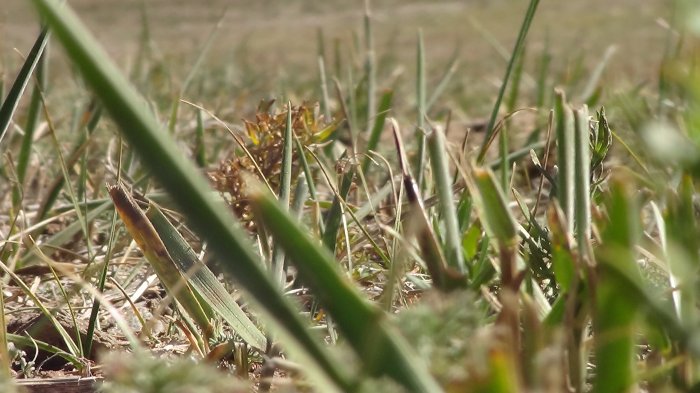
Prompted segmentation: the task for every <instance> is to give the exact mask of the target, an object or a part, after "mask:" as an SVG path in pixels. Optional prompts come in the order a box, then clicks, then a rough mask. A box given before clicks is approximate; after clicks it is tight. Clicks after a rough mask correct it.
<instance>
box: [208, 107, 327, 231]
mask: <svg viewBox="0 0 700 393" xmlns="http://www.w3.org/2000/svg"><path fill="white" fill-rule="evenodd" d="M273 103H274V101H268V102H262V103H261V104H260V105H259V106H258V111H257V113H256V115H255V120H254V121H249V120H244V123H245V128H246V132H247V135H248V138H249V143H248V144H247V145H246V146H245V148H244V149H241V150H238V151H236V152H235V153H234V154H233V155H232V157H230V158H227V159H224V160H222V161H221V162H220V163H219V167H218V168H216V169H215V170H212V171H209V172H208V176H209V179H210V180H211V182H212V184H213V186H214V188H215V189H216V190H218V191H219V192H221V193H222V195H223V197H224V199H225V200H226V201H227V202H228V203H229V205H230V206H231V210H233V212H234V213H235V214H236V216H237V217H238V218H239V220H240V221H241V223H242V224H243V226H244V227H245V228H246V229H248V230H251V231H252V230H254V229H255V222H254V220H253V212H252V209H251V207H250V204H249V203H248V201H247V200H246V197H245V195H246V189H245V187H246V181H245V176H244V175H243V174H244V173H246V174H248V175H249V176H250V175H252V176H255V177H256V178H257V179H258V180H260V181H262V182H266V183H267V184H269V186H270V188H271V189H272V190H273V191H274V192H275V193H278V191H279V184H280V174H281V168H282V157H283V154H284V131H285V129H286V127H287V115H288V112H289V110H288V109H287V107H284V108H283V109H281V110H277V111H273V110H272V109H271V107H272V104H273ZM291 112H292V113H291V118H292V122H291V125H292V131H293V133H294V136H295V137H296V138H297V139H298V141H299V143H300V144H301V146H303V147H304V148H309V149H313V148H314V147H315V146H318V145H319V144H320V143H322V142H323V141H325V140H327V139H328V137H329V136H330V135H331V134H332V133H333V131H334V130H335V128H336V126H337V123H333V122H331V123H328V122H327V121H326V119H324V118H323V116H321V115H319V114H318V113H317V111H316V110H315V109H314V108H313V107H311V106H309V105H306V104H302V105H300V106H293V107H291ZM297 146H298V145H297ZM300 168H301V164H300V162H299V151H298V150H297V149H293V153H292V182H294V181H295V179H296V178H297V176H298V175H299V171H300ZM293 186H294V185H293V184H292V187H293Z"/></svg>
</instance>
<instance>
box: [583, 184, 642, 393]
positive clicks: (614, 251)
mask: <svg viewBox="0 0 700 393" xmlns="http://www.w3.org/2000/svg"><path fill="white" fill-rule="evenodd" d="M608 213H609V214H610V215H611V216H610V221H609V223H608V226H607V227H606V228H605V230H604V232H603V234H602V240H603V246H602V247H599V249H598V252H597V253H596V255H597V256H598V262H599V264H600V269H601V271H600V274H599V277H600V280H599V282H598V284H597V287H596V297H597V300H596V311H595V314H594V319H593V326H594V331H595V342H596V348H595V362H596V368H595V370H596V371H595V373H596V376H595V383H594V391H595V392H597V393H608V392H610V393H612V392H624V391H630V390H634V388H633V383H634V381H635V371H634V370H635V368H636V359H635V354H634V352H635V349H634V345H635V340H634V336H635V323H634V322H635V319H636V315H637V314H638V312H639V308H640V306H642V304H643V303H642V302H640V299H639V298H638V297H637V296H635V295H634V291H630V290H628V288H627V287H626V283H625V282H623V281H622V280H619V278H618V277H616V276H615V275H614V274H609V271H608V270H609V269H610V268H611V266H615V268H616V269H619V270H622V271H625V272H627V274H628V275H629V276H630V277H635V279H634V281H637V282H641V275H640V274H639V272H638V270H637V269H638V268H637V261H636V255H635V254H636V253H635V251H634V249H635V246H636V244H637V242H638V240H639V233H638V232H639V228H640V223H639V209H638V208H637V206H636V201H635V200H634V198H633V197H632V194H631V192H629V191H628V190H627V188H626V187H624V186H623V185H622V183H620V182H617V184H615V185H614V186H613V188H612V189H611V194H610V202H609V204H608ZM606 273H608V274H606Z"/></svg>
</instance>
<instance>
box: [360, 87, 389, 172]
mask: <svg viewBox="0 0 700 393" xmlns="http://www.w3.org/2000/svg"><path fill="white" fill-rule="evenodd" d="M393 98H394V91H393V90H387V91H385V92H384V94H382V98H381V99H380V100H379V108H377V115H376V116H375V118H374V126H372V132H371V133H370V134H369V139H368V140H367V147H366V148H365V153H369V152H370V151H374V150H376V149H377V146H378V145H379V139H380V138H381V136H382V131H384V124H385V123H386V117H387V115H388V114H389V111H390V110H391V103H392V101H393ZM370 162H371V161H370V158H369V155H366V156H365V157H364V158H363V160H362V165H361V168H362V169H361V171H362V173H364V174H365V175H367V170H368V169H369V164H370Z"/></svg>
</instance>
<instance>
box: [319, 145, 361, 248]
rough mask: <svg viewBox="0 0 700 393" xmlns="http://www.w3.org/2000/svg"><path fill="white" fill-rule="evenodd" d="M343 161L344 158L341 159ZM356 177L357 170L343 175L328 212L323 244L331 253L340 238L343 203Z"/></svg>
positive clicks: (351, 170)
mask: <svg viewBox="0 0 700 393" xmlns="http://www.w3.org/2000/svg"><path fill="white" fill-rule="evenodd" d="M341 159H342V158H341ZM354 176H355V169H354V168H350V170H349V171H348V172H346V173H344V174H343V177H342V179H341V181H340V188H339V189H338V192H337V193H336V194H335V196H334V197H333V204H332V205H331V208H330V209H329V210H328V213H326V214H327V216H326V221H325V222H324V225H323V226H324V228H325V231H324V232H323V237H322V241H323V244H324V245H325V246H326V248H328V249H329V250H330V251H331V253H335V246H336V240H337V237H338V231H339V230H340V224H341V221H342V215H343V206H342V204H343V202H341V199H342V200H345V198H347V196H348V193H349V192H350V187H351V186H352V179H353V178H354Z"/></svg>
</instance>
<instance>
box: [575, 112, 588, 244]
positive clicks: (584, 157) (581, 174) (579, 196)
mask: <svg viewBox="0 0 700 393" xmlns="http://www.w3.org/2000/svg"><path fill="white" fill-rule="evenodd" d="M574 123H575V124H574V149H575V154H574V160H575V163H574V172H575V173H574V178H575V179H576V182H575V183H574V193H575V195H574V202H575V215H576V240H577V243H578V247H579V251H580V252H581V255H586V254H587V252H586V249H587V248H588V243H589V239H590V237H591V206H590V205H591V174H590V172H591V167H590V162H591V148H590V146H591V145H590V134H589V128H588V107H587V106H585V105H584V106H583V107H582V108H580V109H577V110H575V111H574Z"/></svg>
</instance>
